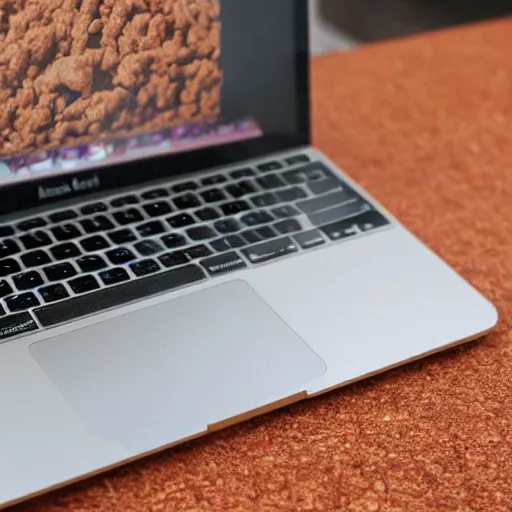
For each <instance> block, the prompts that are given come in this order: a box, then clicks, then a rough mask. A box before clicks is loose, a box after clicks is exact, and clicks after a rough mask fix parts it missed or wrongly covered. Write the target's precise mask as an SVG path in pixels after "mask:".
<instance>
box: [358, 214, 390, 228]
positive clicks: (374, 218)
mask: <svg viewBox="0 0 512 512" xmlns="http://www.w3.org/2000/svg"><path fill="white" fill-rule="evenodd" d="M350 222H353V223H355V224H357V226H358V227H359V229H360V230H361V231H363V232H367V231H372V230H374V229H377V228H381V227H383V226H388V225H389V224H390V222H389V220H387V219H386V218H385V217H384V216H383V215H382V214H381V213H379V212H377V211H375V210H370V211H369V212H366V213H363V214H362V215H359V216H358V217H355V218H352V219H350Z"/></svg>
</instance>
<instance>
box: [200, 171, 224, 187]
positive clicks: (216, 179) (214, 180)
mask: <svg viewBox="0 0 512 512" xmlns="http://www.w3.org/2000/svg"><path fill="white" fill-rule="evenodd" d="M226 181H227V178H226V177H225V176H222V174H217V175H215V176H208V177H207V178H203V179H202V180H201V184H202V185H203V186H204V187H209V186H210V185H217V184H219V183H225V182H226Z"/></svg>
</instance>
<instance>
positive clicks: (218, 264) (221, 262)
mask: <svg viewBox="0 0 512 512" xmlns="http://www.w3.org/2000/svg"><path fill="white" fill-rule="evenodd" d="M200 263H201V266H202V267H203V268H204V269H205V270H206V271H207V272H208V274H210V275H211V276H219V275H223V274H227V273H229V272H234V271H236V270H240V269H242V268H246V267H247V263H245V261H244V259H243V258H242V257H241V256H240V255H239V254H238V253H237V252H235V251H232V252H228V253H226V254H221V255H218V256H212V257H211V258H207V259H204V260H201V262H200Z"/></svg>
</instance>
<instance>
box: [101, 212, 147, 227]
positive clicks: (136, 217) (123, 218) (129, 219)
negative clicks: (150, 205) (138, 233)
mask: <svg viewBox="0 0 512 512" xmlns="http://www.w3.org/2000/svg"><path fill="white" fill-rule="evenodd" d="M113 217H114V219H116V221H117V222H118V223H119V224H120V225H121V226H127V225H128V224H133V223H135V222H141V221H143V220H144V217H143V216H142V214H141V213H140V212H139V210H137V209H136V208H129V209H128V210H123V211H119V212H115V213H114V215H113ZM112 227H114V226H112ZM109 229H110V228H109Z"/></svg>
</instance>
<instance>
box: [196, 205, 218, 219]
mask: <svg viewBox="0 0 512 512" xmlns="http://www.w3.org/2000/svg"><path fill="white" fill-rule="evenodd" d="M195 215H196V217H197V218H198V219H199V220H202V221H203V222H208V221H212V220H216V219H218V218H220V213H219V212H218V211H217V210H216V209H215V208H203V209H202V210H196V212H195Z"/></svg>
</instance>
